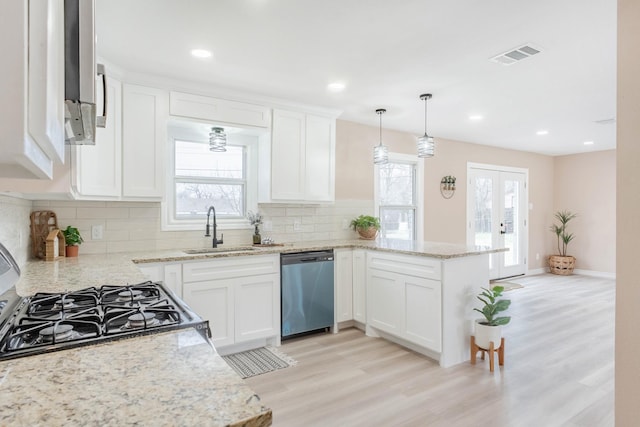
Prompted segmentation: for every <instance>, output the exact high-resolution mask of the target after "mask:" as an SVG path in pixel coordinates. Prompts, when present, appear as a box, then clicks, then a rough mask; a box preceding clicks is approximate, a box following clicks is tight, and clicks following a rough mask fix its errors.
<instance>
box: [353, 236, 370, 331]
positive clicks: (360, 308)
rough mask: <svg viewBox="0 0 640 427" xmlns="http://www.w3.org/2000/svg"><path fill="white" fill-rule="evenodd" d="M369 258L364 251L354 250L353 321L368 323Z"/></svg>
mask: <svg viewBox="0 0 640 427" xmlns="http://www.w3.org/2000/svg"><path fill="white" fill-rule="evenodd" d="M366 260H367V257H366V251H364V250H362V249H354V250H353V267H352V268H353V276H352V277H353V319H354V320H356V321H358V322H361V323H366V321H367V292H366V291H367V261H366Z"/></svg>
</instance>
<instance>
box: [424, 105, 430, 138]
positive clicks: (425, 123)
mask: <svg viewBox="0 0 640 427" xmlns="http://www.w3.org/2000/svg"><path fill="white" fill-rule="evenodd" d="M427 99H429V98H427V97H425V98H424V134H425V135H426V134H427Z"/></svg>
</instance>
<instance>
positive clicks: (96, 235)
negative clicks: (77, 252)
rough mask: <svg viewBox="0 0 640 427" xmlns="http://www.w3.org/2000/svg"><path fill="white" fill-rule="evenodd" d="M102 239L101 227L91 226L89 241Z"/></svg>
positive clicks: (102, 231)
mask: <svg viewBox="0 0 640 427" xmlns="http://www.w3.org/2000/svg"><path fill="white" fill-rule="evenodd" d="M103 237H104V230H103V228H102V225H92V226H91V240H101V239H102V238H103Z"/></svg>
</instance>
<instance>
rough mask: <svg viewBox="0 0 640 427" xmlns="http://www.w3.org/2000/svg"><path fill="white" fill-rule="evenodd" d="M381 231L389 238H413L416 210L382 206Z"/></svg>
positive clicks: (383, 235)
mask: <svg viewBox="0 0 640 427" xmlns="http://www.w3.org/2000/svg"><path fill="white" fill-rule="evenodd" d="M380 225H382V227H381V230H380V233H381V235H382V237H384V238H387V239H403V240H413V239H414V237H415V230H414V228H415V210H414V209H413V208H386V207H383V206H381V207H380Z"/></svg>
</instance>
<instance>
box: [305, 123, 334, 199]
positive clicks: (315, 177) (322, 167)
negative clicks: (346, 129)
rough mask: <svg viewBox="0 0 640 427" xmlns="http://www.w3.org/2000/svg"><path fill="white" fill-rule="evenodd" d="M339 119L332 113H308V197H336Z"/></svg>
mask: <svg viewBox="0 0 640 427" xmlns="http://www.w3.org/2000/svg"><path fill="white" fill-rule="evenodd" d="M335 123H336V121H335V120H334V119H330V118H328V117H320V116H312V115H307V120H306V129H305V140H306V144H305V186H306V187H305V198H306V199H307V200H313V201H324V202H331V201H333V200H334V199H335V176H336V173H335V170H334V169H335V163H336V162H335Z"/></svg>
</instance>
